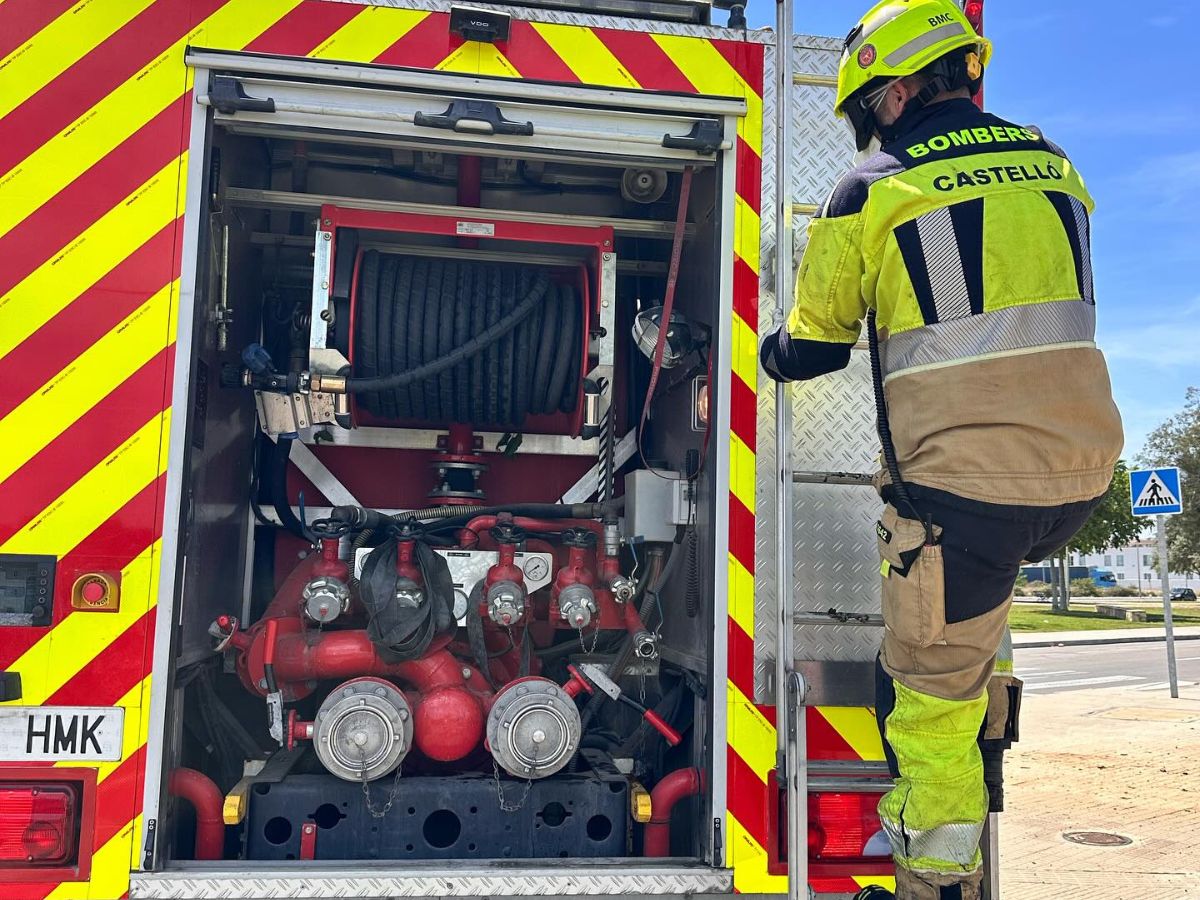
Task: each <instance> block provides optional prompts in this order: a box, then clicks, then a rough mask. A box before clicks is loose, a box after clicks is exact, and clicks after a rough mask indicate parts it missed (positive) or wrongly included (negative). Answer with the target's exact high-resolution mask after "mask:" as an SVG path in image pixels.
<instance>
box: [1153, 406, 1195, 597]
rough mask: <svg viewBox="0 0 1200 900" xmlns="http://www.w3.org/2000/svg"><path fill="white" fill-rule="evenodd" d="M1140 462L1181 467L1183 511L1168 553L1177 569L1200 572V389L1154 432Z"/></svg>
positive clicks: (1171, 532)
mask: <svg viewBox="0 0 1200 900" xmlns="http://www.w3.org/2000/svg"><path fill="white" fill-rule="evenodd" d="M1139 462H1142V463H1143V464H1145V465H1147V466H1178V467H1179V473H1180V476H1181V477H1180V481H1181V484H1180V489H1181V490H1182V492H1183V497H1182V498H1181V499H1182V500H1183V513H1182V514H1181V515H1178V516H1173V517H1172V518H1171V522H1170V525H1168V527H1167V541H1168V550H1167V552H1168V554H1169V555H1170V558H1171V569H1172V570H1173V571H1176V572H1181V573H1185V574H1188V575H1192V574H1195V573H1197V572H1200V388H1196V387H1190V388H1188V392H1187V399H1186V400H1185V401H1184V405H1183V409H1182V410H1181V411H1180V412H1178V413H1176V414H1175V415H1174V416H1172V417H1171V418H1170V419H1167V421H1165V422H1163V423H1162V424H1161V425H1159V426H1158V427H1157V428H1156V429H1154V431H1152V432H1151V433H1150V437H1148V438H1147V439H1146V447H1145V449H1144V450H1143V451H1142V455H1141V457H1140V458H1139Z"/></svg>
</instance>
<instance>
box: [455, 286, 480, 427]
mask: <svg viewBox="0 0 1200 900" xmlns="http://www.w3.org/2000/svg"><path fill="white" fill-rule="evenodd" d="M474 288H475V266H459V267H458V302H457V303H456V304H454V346H455V347H461V346H462V345H463V344H465V343H466V342H467V341H468V340H469V339H470V337H471V304H472V301H473V299H474ZM449 377H450V379H451V382H452V384H453V386H454V421H456V422H470V421H471V364H470V362H469V361H466V360H464V361H463V362H462V363H460V364H459V365H458V367H457V368H455V370H454V372H453V373H452V374H451V375H450V376H449Z"/></svg>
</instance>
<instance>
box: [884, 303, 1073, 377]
mask: <svg viewBox="0 0 1200 900" xmlns="http://www.w3.org/2000/svg"><path fill="white" fill-rule="evenodd" d="M1095 338H1096V307H1095V306H1093V305H1092V304H1091V303H1086V302H1084V301H1083V300H1052V301H1049V302H1046V303H1034V304H1029V305H1024V306H1010V307H1007V308H1005V309H996V310H992V311H991V312H985V313H979V314H978V315H973V316H964V317H963V318H959V319H951V320H950V321H946V322H938V323H936V324H934V325H924V326H922V327H920V328H914V329H913V330H912V331H904V332H901V333H900V334H895V335H891V336H890V337H888V339H887V340H885V341H883V342H882V343H881V344H880V347H879V350H880V354H881V356H880V358H881V360H882V363H883V372H884V375H885V376H886V377H888V378H891V377H895V376H896V375H901V374H906V373H908V372H910V371H918V370H924V369H929V368H940V367H942V366H948V365H957V364H959V363H964V362H970V361H972V360H976V359H986V358H989V357H994V356H1010V355H1015V354H1019V353H1029V352H1036V351H1040V350H1057V349H1062V348H1065V347H1094V346H1095Z"/></svg>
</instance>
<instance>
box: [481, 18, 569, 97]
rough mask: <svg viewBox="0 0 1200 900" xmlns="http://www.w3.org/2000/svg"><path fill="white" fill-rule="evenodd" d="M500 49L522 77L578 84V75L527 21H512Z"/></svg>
mask: <svg viewBox="0 0 1200 900" xmlns="http://www.w3.org/2000/svg"><path fill="white" fill-rule="evenodd" d="M500 50H501V52H502V53H503V54H504V56H505V58H506V59H507V60H508V61H509V62H510V63H512V64H513V67H514V68H516V70H517V71H518V72H520V73H521V75H522V77H524V78H530V79H533V80H536V81H559V82H563V83H566V84H578V83H579V76H578V75H576V74H575V72H574V71H573V70H572V69H571V67H570V66H568V65H567V64H566V62H564V61H563V59H562V57H560V56H559V55H558V54H557V53H555V52H554V50H553V48H551V46H550V45H549V44H548V43H546V39H545V38H543V37H542V36H541V35H540V34H538V32H537V29H535V28H534V27H533V26H532V25H530V24H529V23H528V22H519V21H513V23H512V31H511V33H510V34H509V39H508V41H507V42H506V43H504V44H502V45H500Z"/></svg>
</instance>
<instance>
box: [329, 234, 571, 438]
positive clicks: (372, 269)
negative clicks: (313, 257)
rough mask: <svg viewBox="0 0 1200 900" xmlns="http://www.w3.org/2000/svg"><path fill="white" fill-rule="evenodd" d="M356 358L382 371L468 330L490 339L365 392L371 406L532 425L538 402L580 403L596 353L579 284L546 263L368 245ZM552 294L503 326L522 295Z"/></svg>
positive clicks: (422, 415)
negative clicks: (417, 375) (418, 375)
mask: <svg viewBox="0 0 1200 900" xmlns="http://www.w3.org/2000/svg"><path fill="white" fill-rule="evenodd" d="M356 269H357V271H356V277H355V286H354V294H353V298H354V299H353V303H352V312H351V316H352V321H353V340H352V344H351V364H352V366H353V373H354V376H355V377H357V378H376V377H379V376H387V375H392V374H394V373H398V372H405V371H409V370H412V369H416V368H418V367H420V366H423V365H426V364H428V363H432V362H435V361H436V360H440V359H443V358H445V357H447V356H449V355H450V354H452V353H454V352H455V351H456V350H458V349H460V348H462V347H463V346H464V345H465V344H466V343H467V341H469V340H471V339H473V338H480V337H483V338H484V339H485V344H486V345H485V347H483V348H482V349H480V350H478V351H477V352H476V353H474V354H472V355H470V356H468V357H467V358H465V359H463V360H462V361H461V362H459V363H458V364H457V365H454V366H453V367H451V368H449V369H446V370H445V371H442V372H440V373H439V374H434V375H432V376H431V377H427V378H423V379H421V380H419V381H416V382H414V383H412V384H409V385H406V386H404V387H400V388H397V389H394V390H383V391H373V392H368V393H363V394H360V395H358V396H357V406H358V409H359V410H362V411H365V412H366V413H368V414H369V415H370V416H372V417H375V418H381V419H387V420H393V421H395V420H399V421H407V422H427V423H447V422H469V423H471V424H472V425H474V426H476V427H487V426H490V427H494V428H513V429H515V428H520V427H521V426H522V424H523V423H524V422H525V419H526V418H527V417H528V416H529V415H531V414H541V415H550V414H554V413H568V414H570V413H574V412H575V411H576V410H577V409H578V407H579V404H580V402H581V394H582V388H581V381H582V378H583V369H584V367H585V365H586V358H585V356H584V353H585V349H584V347H585V338H586V334H585V327H586V314H585V311H584V308H583V302H582V298H581V296H580V292H579V291H578V290H577V288H576V286H575V285H574V284H572V283H570V282H568V281H567V280H565V279H563V278H562V277H561V274H562V273H559V272H555V271H554V270H550V269H547V268H545V267H542V266H535V265H528V264H518V263H503V262H483V261H479V260H470V259H454V258H441V257H432V258H426V257H422V256H416V255H410V254H403V253H388V252H384V251H380V250H365V251H360V253H359V259H358V263H357V266H356ZM535 296H540V300H536V301H535V306H534V309H533V311H532V313H530V314H529V315H527V316H526V317H525V318H524V319H523V320H522V321H521V322H520V323H519V324H517V326H516V327H515V328H512V329H511V330H508V331H507V332H506V333H503V334H497V335H496V337H495V338H494V339H490V337H489V336H490V335H492V334H494V333H495V332H496V331H497V330H498V328H497V326H498V325H501V324H503V322H504V320H505V318H506V317H508V316H512V315H513V314H514V310H517V309H518V307H519V306H520V305H521V303H522V301H526V300H530V299H533V298H535Z"/></svg>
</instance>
